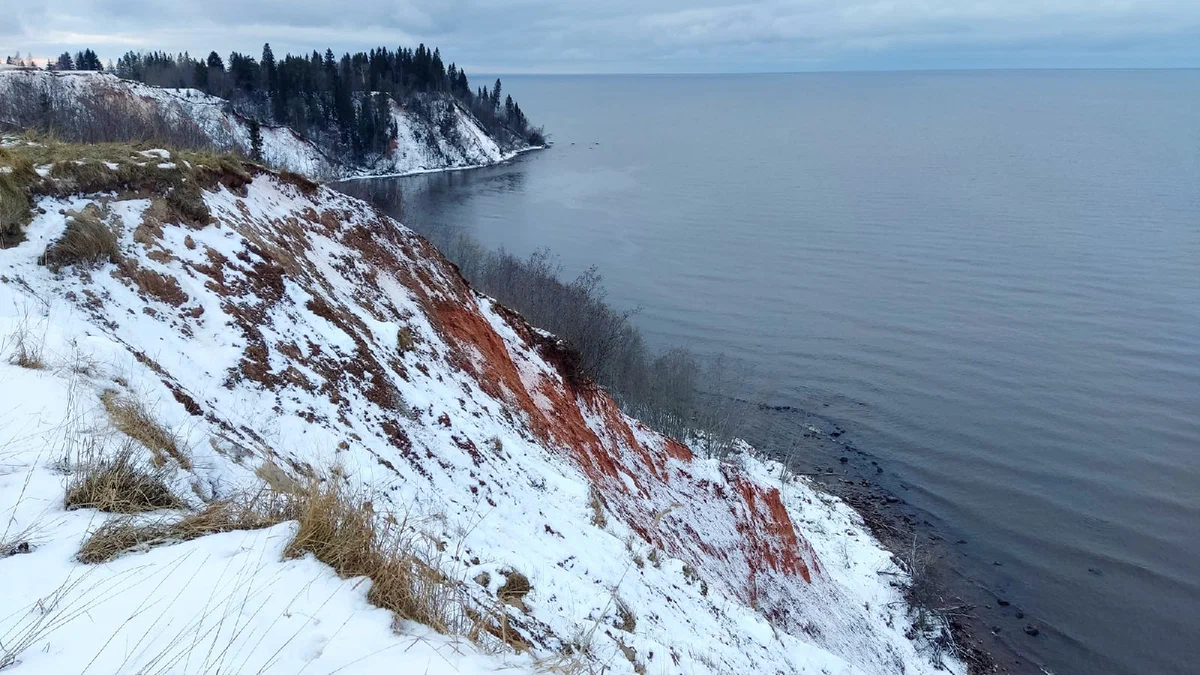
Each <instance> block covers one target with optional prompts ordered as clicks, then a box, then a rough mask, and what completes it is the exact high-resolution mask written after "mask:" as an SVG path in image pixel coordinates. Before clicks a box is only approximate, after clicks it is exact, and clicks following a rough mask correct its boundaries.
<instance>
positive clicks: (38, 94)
mask: <svg viewBox="0 0 1200 675" xmlns="http://www.w3.org/2000/svg"><path fill="white" fill-rule="evenodd" d="M6 97H8V98H7V100H8V101H9V104H8V105H12V104H13V103H15V102H18V101H24V102H27V104H28V106H29V114H27V115H16V114H12V113H11V112H10V113H9V118H10V119H4V110H5V108H6V107H7V106H4V105H0V127H3V126H4V125H6V124H7V125H9V126H11V127H14V128H24V127H27V126H29V125H30V124H29V119H28V118H30V117H35V116H36V115H37V113H38V110H37V109H38V107H40V106H46V107H49V106H55V107H56V108H59V109H65V110H76V111H78V112H79V114H91V112H92V109H91V107H90V106H89V102H91V101H96V102H97V103H98V104H100V105H98V106H96V107H97V108H103V109H105V110H118V111H129V112H130V113H131V114H142V115H146V116H154V117H161V118H163V119H166V120H172V121H182V122H183V123H189V122H194V123H195V124H196V125H197V126H198V127H199V130H200V132H202V133H203V135H204V136H205V137H206V138H207V139H208V140H209V141H210V142H211V143H212V144H214V145H215V146H217V147H223V148H230V149H232V148H237V149H239V150H240V151H241V152H242V153H243V154H245V155H249V154H250V150H251V141H250V125H249V120H247V119H246V118H244V117H242V116H240V115H238V114H236V113H235V112H234V111H233V108H232V106H231V105H230V104H229V102H228V101H226V100H224V99H221V98H217V97H215V96H210V95H208V94H205V93H204V92H201V91H199V90H196V89H165V88H159V87H151V86H148V85H145V84H142V83H140V82H133V81H130V80H122V79H119V78H117V77H116V76H113V75H109V74H106V73H98V72H87V71H67V72H47V71H43V70H34V69H21V68H0V99H5V98H6ZM391 106H392V108H391V117H392V120H393V121H394V122H395V124H396V129H397V138H396V142H395V144H394V146H393V147H391V148H390V149H389V150H388V152H386V153H384V154H382V155H378V156H369V157H367V158H365V159H364V160H363V161H362V162H361V163H357V164H354V163H349V162H348V161H347V160H345V159H341V158H337V157H335V156H333V154H331V153H330V152H327V151H325V150H323V149H321V148H320V147H318V146H317V145H315V144H314V143H312V142H311V141H309V140H307V139H305V138H302V137H301V136H299V135H298V134H296V132H294V131H292V130H291V129H288V128H287V127H271V126H266V125H264V126H263V127H262V138H263V145H262V157H263V161H265V162H266V163H267V164H269V165H271V166H274V167H278V168H281V169H288V170H291V171H295V172H297V173H302V174H304V175H307V176H311V177H313V178H317V179H335V178H347V177H352V176H363V175H389V174H407V173H419V172H423V171H436V170H444V169H458V168H468V167H475V166H482V165H487V164H495V163H498V162H502V161H505V160H507V159H510V158H512V157H513V156H515V155H516V154H518V153H519V152H521V151H523V150H526V149H529V146H527V145H524V144H522V145H520V146H516V147H510V148H501V147H500V146H499V145H498V144H497V143H496V141H495V140H494V139H492V138H491V137H490V136H489V135H488V134H487V132H486V131H484V130H483V128H482V127H481V126H480V125H479V123H478V122H477V121H476V120H475V118H474V117H472V116H471V114H470V113H469V112H467V111H466V109H464V108H463V107H462V105H460V104H458V103H455V102H453V101H452V100H451V99H449V98H446V97H435V96H430V97H427V98H426V100H425V106H424V109H423V110H421V111H414V110H408V109H405V108H404V107H402V106H400V105H398V104H397V103H395V102H394V101H393V102H392V103H391Z"/></svg>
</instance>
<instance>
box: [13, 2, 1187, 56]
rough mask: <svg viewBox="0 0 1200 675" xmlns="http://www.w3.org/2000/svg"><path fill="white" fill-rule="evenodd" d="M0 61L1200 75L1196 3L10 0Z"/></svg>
mask: <svg viewBox="0 0 1200 675" xmlns="http://www.w3.org/2000/svg"><path fill="white" fill-rule="evenodd" d="M0 17H4V19H3V20H0V53H13V52H14V51H17V50H20V51H21V52H22V53H26V52H32V53H34V55H35V56H49V55H52V54H57V53H59V52H61V51H63V50H64V49H70V50H75V49H79V48H82V47H84V46H89V47H92V48H93V49H95V50H97V52H99V53H100V54H101V55H102V56H103V57H105V58H115V57H116V56H118V55H120V54H121V53H123V52H124V51H126V50H129V49H135V50H136V49H147V50H149V49H167V50H170V51H182V50H188V51H191V52H193V53H196V52H207V51H208V50H210V49H216V50H217V51H218V52H221V53H222V54H225V53H228V52H229V51H230V50H233V49H237V50H241V51H248V52H252V53H254V52H257V51H258V49H259V48H260V47H261V45H262V43H263V42H264V41H270V42H271V43H272V45H273V46H274V48H275V50H276V52H282V51H310V50H312V49H313V48H321V49H324V48H325V47H326V46H331V47H333V48H334V49H335V51H344V50H352V49H353V50H357V49H364V48H369V47H371V46H373V45H379V44H386V45H390V46H395V45H402V44H403V45H414V44H416V43H417V42H426V43H427V44H432V45H437V46H440V47H441V48H442V50H443V51H444V52H445V53H446V54H447V55H448V56H449V57H450V58H452V59H454V60H456V61H458V62H459V63H460V64H463V65H465V66H466V67H467V68H468V69H469V70H471V71H473V72H697V71H702V72H714V71H715V72H737V71H773V70H825V69H840V68H849V69H857V68H910V67H913V68H922V67H956V66H985V67H1022V66H1043V67H1047V66H1051V67H1052V66H1076V65H1093V66H1197V65H1200V2H1197V1H1196V0H755V1H748V2H729V1H727V0H726V1H722V0H656V1H655V0H490V1H486V2H485V1H482V0H359V1H358V2H346V1H345V0H341V1H337V2H334V1H330V0H206V1H205V2H196V1H195V0H186V1H184V0H55V2H52V3H45V2H24V1H23V0H0Z"/></svg>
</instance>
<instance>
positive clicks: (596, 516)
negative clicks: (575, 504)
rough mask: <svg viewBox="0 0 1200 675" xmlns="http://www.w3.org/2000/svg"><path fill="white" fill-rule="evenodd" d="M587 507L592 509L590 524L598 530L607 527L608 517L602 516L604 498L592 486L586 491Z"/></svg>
mask: <svg viewBox="0 0 1200 675" xmlns="http://www.w3.org/2000/svg"><path fill="white" fill-rule="evenodd" d="M588 505H589V506H591V507H592V524H593V525H595V526H596V527H598V528H600V529H604V528H605V527H607V526H608V517H607V516H605V515H604V496H603V495H601V494H600V490H598V489H596V486H595V485H593V486H592V487H591V488H590V489H589V490H588Z"/></svg>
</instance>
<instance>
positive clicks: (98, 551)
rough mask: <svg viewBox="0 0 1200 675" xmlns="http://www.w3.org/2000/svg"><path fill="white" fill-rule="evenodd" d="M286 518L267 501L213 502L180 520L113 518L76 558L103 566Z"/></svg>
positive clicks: (274, 502)
mask: <svg viewBox="0 0 1200 675" xmlns="http://www.w3.org/2000/svg"><path fill="white" fill-rule="evenodd" d="M287 516H288V510H287V507H286V505H285V504H284V503H283V502H281V501H279V500H278V499H275V498H268V499H255V500H250V501H244V502H236V501H222V502H216V503H213V504H210V505H208V507H206V508H205V509H204V510H203V511H201V512H199V513H195V514H192V515H189V516H187V517H186V518H183V519H182V520H174V521H168V520H161V521H153V522H146V521H144V520H138V519H136V518H116V519H113V520H110V521H108V522H106V523H104V525H101V526H100V528H99V529H97V530H96V531H95V532H93V533H92V534H91V536H89V537H88V538H87V540H86V541H84V543H83V546H81V547H80V548H79V552H78V553H76V554H75V557H76V559H77V560H79V562H82V563H87V564H97V563H103V562H108V561H109V560H112V559H113V558H116V557H117V556H119V555H122V554H124V553H128V552H130V551H137V550H147V549H150V548H153V547H155V546H163V545H166V544H173V543H179V542H184V541H191V540H192V539H198V538H200V537H203V536H206V535H209V534H219V533H221V532H233V531H235V530H257V529H262V528H264V527H271V526H272V525H277V524H279V523H281V522H283V521H284V520H287Z"/></svg>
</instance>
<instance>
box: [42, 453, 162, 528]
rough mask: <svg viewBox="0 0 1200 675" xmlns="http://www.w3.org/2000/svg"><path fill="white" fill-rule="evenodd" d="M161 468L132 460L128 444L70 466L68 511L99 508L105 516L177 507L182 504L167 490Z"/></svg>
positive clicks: (65, 500) (67, 494)
mask: <svg viewBox="0 0 1200 675" xmlns="http://www.w3.org/2000/svg"><path fill="white" fill-rule="evenodd" d="M165 478H166V477H165V475H164V474H163V472H162V470H161V469H156V468H154V467H150V466H146V465H145V464H144V463H142V462H140V461H138V460H137V459H136V458H135V457H134V451H133V448H132V447H131V446H129V445H126V446H124V447H123V448H121V449H120V450H119V451H118V452H117V453H116V454H114V455H111V456H103V455H99V454H94V455H91V456H87V457H84V458H82V459H81V460H80V461H79V462H77V463H76V465H75V466H74V467H72V473H71V477H70V479H69V481H68V483H67V493H66V496H65V498H64V499H63V503H64V506H66V508H67V509H84V508H90V509H99V510H100V511H106V512H108V513H142V512H145V511H155V510H157V509H173V508H179V507H180V506H182V505H183V503H182V502H181V501H180V500H179V498H177V497H176V496H175V495H174V494H173V493H172V492H171V489H170V488H168V487H167V485H166V481H165Z"/></svg>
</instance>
